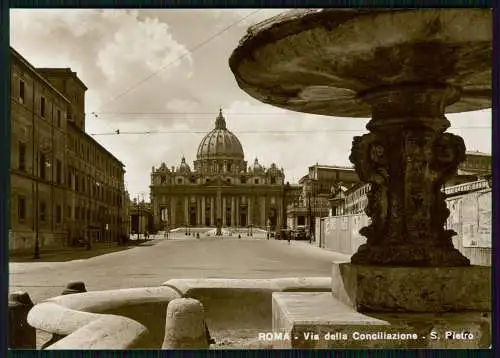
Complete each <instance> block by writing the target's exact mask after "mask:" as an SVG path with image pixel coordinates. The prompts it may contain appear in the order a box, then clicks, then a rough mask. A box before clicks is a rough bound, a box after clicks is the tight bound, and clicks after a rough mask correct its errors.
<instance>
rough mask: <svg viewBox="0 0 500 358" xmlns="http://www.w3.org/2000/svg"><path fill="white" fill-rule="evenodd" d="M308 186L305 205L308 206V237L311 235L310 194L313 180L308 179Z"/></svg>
mask: <svg viewBox="0 0 500 358" xmlns="http://www.w3.org/2000/svg"><path fill="white" fill-rule="evenodd" d="M309 183H310V187H309V190H308V191H307V206H308V211H309V237H311V235H312V210H311V195H312V188H313V181H312V180H310V181H309Z"/></svg>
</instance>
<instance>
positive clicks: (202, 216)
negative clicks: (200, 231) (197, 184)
mask: <svg viewBox="0 0 500 358" xmlns="http://www.w3.org/2000/svg"><path fill="white" fill-rule="evenodd" d="M205 212H206V209H205V196H202V197H201V226H205V225H206V218H205Z"/></svg>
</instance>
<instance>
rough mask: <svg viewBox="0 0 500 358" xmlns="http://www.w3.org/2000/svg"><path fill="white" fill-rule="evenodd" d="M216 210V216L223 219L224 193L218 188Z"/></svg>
mask: <svg viewBox="0 0 500 358" xmlns="http://www.w3.org/2000/svg"><path fill="white" fill-rule="evenodd" d="M216 210H217V217H216V219H218V220H222V193H221V191H220V189H219V190H217V205H216ZM221 222H222V221H221Z"/></svg>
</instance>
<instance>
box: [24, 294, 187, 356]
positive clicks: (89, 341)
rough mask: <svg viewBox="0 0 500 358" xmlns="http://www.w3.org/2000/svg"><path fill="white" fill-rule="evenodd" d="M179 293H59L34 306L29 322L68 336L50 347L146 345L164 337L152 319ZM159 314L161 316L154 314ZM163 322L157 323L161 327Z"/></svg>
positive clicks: (161, 312) (118, 347) (123, 347)
mask: <svg viewBox="0 0 500 358" xmlns="http://www.w3.org/2000/svg"><path fill="white" fill-rule="evenodd" d="M179 297H180V295H179V293H178V292H177V291H176V290H175V289H172V288H170V287H145V288H131V289H121V290H108V291H96V292H85V293H79V294H73V295H64V296H57V297H53V298H50V299H48V300H46V301H44V302H42V303H40V304H38V305H36V306H35V307H33V309H32V310H31V311H30V312H29V314H28V323H29V324H30V325H31V326H33V327H35V328H37V329H39V330H42V331H45V332H49V333H52V334H57V335H61V336H67V337H65V338H64V339H62V340H60V341H58V342H57V343H56V344H53V345H51V346H50V347H48V349H77V348H82V349H84V348H85V347H93V348H95V349H106V348H105V347H107V348H114V349H126V348H131V347H132V346H131V345H138V347H140V348H145V347H146V346H147V345H148V344H150V343H151V342H150V341H151V340H152V341H155V342H156V341H157V340H158V339H160V338H161V339H163V336H162V334H163V331H162V330H161V329H160V332H157V331H156V328H157V327H156V326H157V325H156V324H152V323H151V322H152V321H153V322H155V323H156V321H160V320H161V317H163V316H164V312H165V309H166V306H167V305H168V302H170V301H171V300H173V299H175V298H179ZM138 307H143V310H138V309H137V308H138ZM158 314H160V318H158V319H154V317H152V316H155V315H158ZM163 324H164V322H159V323H158V325H159V326H160V327H161V326H162V325H163ZM151 328H153V330H151ZM99 337H101V338H99ZM103 337H105V339H104V338H103ZM120 337H123V338H120ZM103 340H104V341H103ZM101 341H103V342H101ZM93 348H92V349H93ZM89 349H91V348H89Z"/></svg>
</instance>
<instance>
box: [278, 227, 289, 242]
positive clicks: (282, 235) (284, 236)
mask: <svg viewBox="0 0 500 358" xmlns="http://www.w3.org/2000/svg"><path fill="white" fill-rule="evenodd" d="M290 236H292V231H291V230H290V229H281V230H280V231H278V232H277V233H276V240H288V237H290Z"/></svg>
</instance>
